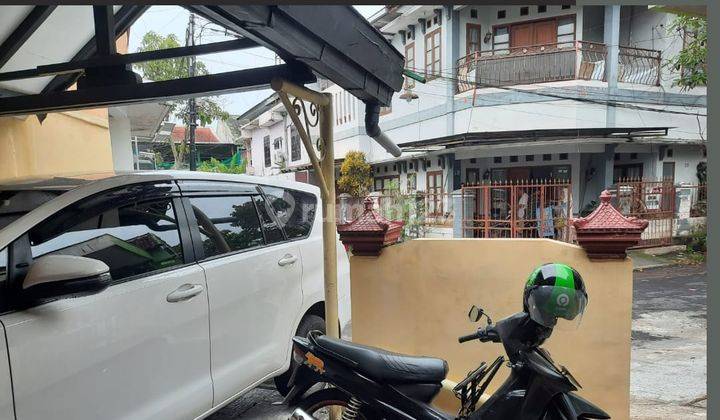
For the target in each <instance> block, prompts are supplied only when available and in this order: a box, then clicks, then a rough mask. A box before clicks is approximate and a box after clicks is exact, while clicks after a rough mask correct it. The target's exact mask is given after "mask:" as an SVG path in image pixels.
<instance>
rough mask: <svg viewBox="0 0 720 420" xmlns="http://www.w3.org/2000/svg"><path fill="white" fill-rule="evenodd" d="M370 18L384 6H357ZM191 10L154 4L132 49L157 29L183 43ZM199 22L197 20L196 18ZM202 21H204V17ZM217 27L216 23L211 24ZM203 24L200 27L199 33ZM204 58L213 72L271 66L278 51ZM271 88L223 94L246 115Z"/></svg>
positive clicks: (207, 35)
mask: <svg viewBox="0 0 720 420" xmlns="http://www.w3.org/2000/svg"><path fill="white" fill-rule="evenodd" d="M354 7H355V8H356V9H357V10H358V11H359V12H360V13H361V14H362V15H363V16H365V17H366V18H367V17H369V16H371V15H372V14H373V13H375V12H377V11H378V10H380V9H381V8H382V7H383V6H354ZM189 16H190V15H189V13H188V11H187V10H185V9H184V8H182V7H178V6H153V7H151V8H150V9H149V10H148V11H146V12H145V13H144V14H143V16H141V17H140V19H138V20H137V22H135V24H134V25H133V26H132V28H131V29H130V52H135V51H136V50H137V49H138V47H139V46H140V43H141V41H142V37H143V35H145V33H146V32H148V31H155V32H157V33H159V34H161V35H168V34H170V33H174V34H175V35H176V36H177V37H178V39H179V40H180V42H181V43H183V42H184V41H185V30H186V28H187V24H188V20H189ZM196 22H197V21H196ZM200 22H203V21H202V20H201V21H200ZM211 27H213V28H217V26H216V25H211ZM198 31H199V26H196V33H197V32H198ZM227 39H232V38H227V37H225V36H224V35H223V34H220V33H216V32H213V31H211V30H207V29H206V30H203V31H202V43H203V44H205V43H210V42H218V41H224V40H227ZM198 59H199V60H201V61H203V62H204V63H205V65H206V66H207V68H208V70H209V71H210V72H211V73H222V72H226V71H234V70H242V69H247V68H253V67H261V66H271V65H274V64H275V54H274V53H273V52H272V51H270V50H268V49H265V48H252V49H248V50H243V51H231V52H225V53H219V54H211V55H203V56H199V57H198ZM270 92H271V91H270V90H269V89H268V90H261V91H255V92H245V93H235V94H230V95H223V96H221V97H220V100H221V102H222V103H223V105H224V107H225V109H226V110H227V111H228V112H229V113H230V114H233V115H238V114H242V113H243V112H245V111H246V110H248V109H250V108H251V107H252V106H253V105H255V104H256V103H258V102H259V101H260V100H262V99H264V98H266V97H267V96H268V95H270Z"/></svg>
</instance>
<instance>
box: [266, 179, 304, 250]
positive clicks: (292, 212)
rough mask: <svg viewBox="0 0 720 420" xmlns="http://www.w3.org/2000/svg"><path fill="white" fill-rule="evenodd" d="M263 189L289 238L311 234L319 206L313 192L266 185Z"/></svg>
mask: <svg viewBox="0 0 720 420" xmlns="http://www.w3.org/2000/svg"><path fill="white" fill-rule="evenodd" d="M262 189H263V191H264V192H265V196H266V197H267V199H268V201H269V202H270V206H271V207H272V209H273V210H274V211H275V215H276V216H277V220H278V223H280V227H281V228H282V229H283V230H284V231H285V235H286V236H287V237H288V238H290V239H295V238H302V237H305V236H307V235H309V234H310V231H311V230H312V225H313V222H314V221H315V210H316V207H317V199H316V198H315V196H314V195H313V194H310V193H306V192H302V191H295V190H289V189H284V188H278V187H267V186H264V187H262Z"/></svg>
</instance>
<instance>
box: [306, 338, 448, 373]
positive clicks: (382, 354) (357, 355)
mask: <svg viewBox="0 0 720 420" xmlns="http://www.w3.org/2000/svg"><path fill="white" fill-rule="evenodd" d="M316 343H317V344H318V345H319V346H320V347H321V348H322V349H323V350H325V351H326V352H328V353H329V354H330V355H331V356H332V355H333V353H334V354H336V355H339V356H341V358H344V359H347V360H350V361H352V362H354V363H356V364H357V369H358V370H360V371H362V372H364V373H365V374H367V375H368V376H370V377H371V378H373V379H375V380H376V381H379V382H385V383H389V384H403V383H420V382H422V383H439V382H442V380H443V379H445V377H446V376H447V373H448V364H447V362H446V361H445V360H443V359H437V358H434V357H418V356H408V355H404V354H398V353H392V352H389V351H386V350H382V349H379V348H375V347H370V346H363V345H361V344H355V343H351V342H349V341H345V340H338V339H336V338H330V337H327V336H325V335H322V336H318V337H317V338H316ZM338 360H342V359H338Z"/></svg>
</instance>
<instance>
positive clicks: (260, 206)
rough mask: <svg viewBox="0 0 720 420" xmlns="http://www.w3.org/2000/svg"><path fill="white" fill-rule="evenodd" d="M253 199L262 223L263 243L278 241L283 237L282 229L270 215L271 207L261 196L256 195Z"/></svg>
mask: <svg viewBox="0 0 720 420" xmlns="http://www.w3.org/2000/svg"><path fill="white" fill-rule="evenodd" d="M254 199H255V206H256V207H257V212H258V214H259V215H260V224H261V225H262V230H263V233H264V235H265V243H266V244H274V243H275V242H280V241H282V240H283V239H285V238H284V237H283V234H282V230H281V229H280V227H279V226H278V225H277V223H276V222H275V220H273V218H272V217H271V216H270V212H271V211H272V209H271V208H270V207H269V205H268V204H267V202H266V201H265V199H264V198H263V196H261V195H256V196H255V197H254Z"/></svg>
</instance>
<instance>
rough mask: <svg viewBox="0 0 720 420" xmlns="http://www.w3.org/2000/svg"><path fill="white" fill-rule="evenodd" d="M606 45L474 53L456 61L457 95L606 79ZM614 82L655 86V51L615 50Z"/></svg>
mask: <svg viewBox="0 0 720 420" xmlns="http://www.w3.org/2000/svg"><path fill="white" fill-rule="evenodd" d="M606 59H607V46H606V45H605V44H600V43H595V42H587V41H574V42H564V43H555V44H543V45H531V46H525V47H513V48H510V49H504V50H494V51H487V52H475V53H473V54H470V55H467V56H465V57H462V58H461V59H459V60H458V62H457V93H462V92H466V91H468V90H471V89H473V88H474V87H475V86H477V87H492V86H511V85H520V84H531V83H543V82H555V81H561V80H576V79H579V80H600V81H604V80H606V79H605V60H606ZM618 81H619V82H625V83H635V84H642V85H650V86H658V85H659V84H660V51H656V50H647V49H643V48H633V47H623V46H621V47H620V51H619V56H618Z"/></svg>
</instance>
